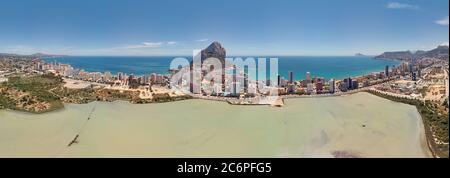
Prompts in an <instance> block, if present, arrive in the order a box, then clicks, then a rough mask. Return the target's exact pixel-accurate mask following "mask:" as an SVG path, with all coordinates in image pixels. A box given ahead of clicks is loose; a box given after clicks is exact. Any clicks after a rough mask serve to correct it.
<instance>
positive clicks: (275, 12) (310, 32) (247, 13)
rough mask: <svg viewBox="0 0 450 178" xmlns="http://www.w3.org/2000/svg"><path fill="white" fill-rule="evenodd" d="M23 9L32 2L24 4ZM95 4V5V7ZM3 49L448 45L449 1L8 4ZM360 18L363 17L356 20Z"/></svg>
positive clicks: (372, 51) (302, 49)
mask: <svg viewBox="0 0 450 178" xmlns="http://www.w3.org/2000/svg"><path fill="white" fill-rule="evenodd" d="M23 4H27V6H24V5H23ZM86 4H89V5H86ZM3 5H4V7H7V8H5V9H4V10H3V11H1V12H0V21H2V27H3V28H1V29H0V39H1V40H2V42H3V43H1V44H0V52H5V53H17V54H32V53H38V52H42V53H49V54H65V55H81V56H84V55H86V56H127V55H131V56H167V55H192V50H193V49H201V48H202V47H203V46H205V45H206V44H209V43H211V42H212V41H220V42H221V43H223V44H224V45H225V46H227V49H228V51H227V52H229V54H230V55H231V56H233V55H283V56H288V55H303V56H333V55H353V54H356V53H363V54H367V55H378V54H381V53H382V52H385V51H396V50H400V51H404V50H429V49H432V48H435V47H436V46H438V45H442V44H445V45H448V38H449V36H448V13H449V12H448V8H447V7H448V1H446V0H434V1H421V0H409V1H404V0H402V1H400V0H399V1H397V0H394V1H389V0H377V1H370V2H369V1H362V2H360V1H355V0H342V1H283V3H279V2H276V1H270V0H267V1H258V3H255V2H253V1H245V2H240V3H235V2H234V1H227V2H219V1H215V2H211V1H190V2H185V1H173V0H172V1H156V2H155V1H152V2H145V1H134V3H133V4H130V3H124V2H119V1H96V2H89V3H84V2H80V1H77V2H59V1H53V0H47V1H39V2H29V1H27V2H26V3H24V2H21V1H20V0H19V1H6V2H3ZM355 14H357V15H355Z"/></svg>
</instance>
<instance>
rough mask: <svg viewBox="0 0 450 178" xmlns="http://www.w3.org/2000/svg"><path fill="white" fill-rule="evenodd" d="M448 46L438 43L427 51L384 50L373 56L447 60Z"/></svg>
mask: <svg viewBox="0 0 450 178" xmlns="http://www.w3.org/2000/svg"><path fill="white" fill-rule="evenodd" d="M448 55H449V47H448V46H445V45H440V46H438V47H437V48H435V49H432V50H429V51H422V50H419V51H416V52H411V51H394V52H384V53H383V54H381V55H378V56H376V57H375V58H380V59H381V58H383V59H397V60H402V61H411V59H413V58H415V59H422V58H438V59H443V60H448Z"/></svg>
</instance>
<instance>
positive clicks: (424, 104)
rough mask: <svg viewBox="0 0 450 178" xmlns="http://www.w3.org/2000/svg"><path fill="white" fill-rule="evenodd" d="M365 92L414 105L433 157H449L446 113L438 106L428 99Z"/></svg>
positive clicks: (371, 91)
mask: <svg viewBox="0 0 450 178" xmlns="http://www.w3.org/2000/svg"><path fill="white" fill-rule="evenodd" d="M366 92H368V93H370V94H373V95H375V96H378V97H381V98H385V99H388V100H390V101H394V102H400V103H404V104H409V105H413V106H415V107H416V108H417V111H418V112H419V114H420V116H421V118H422V122H423V123H424V124H423V125H424V127H425V136H426V138H427V139H426V140H427V145H428V148H429V149H430V151H431V153H432V154H433V157H437V158H448V157H449V145H448V141H449V125H448V114H446V113H441V112H440V111H439V109H438V107H439V106H436V105H435V104H433V103H431V102H429V101H421V100H417V99H415V100H414V99H408V98H402V97H396V96H391V95H387V94H383V93H381V92H377V91H373V90H368V91H366Z"/></svg>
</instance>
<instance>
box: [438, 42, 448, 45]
mask: <svg viewBox="0 0 450 178" xmlns="http://www.w3.org/2000/svg"><path fill="white" fill-rule="evenodd" d="M439 46H448V42H445V43H442V44H441V45H439Z"/></svg>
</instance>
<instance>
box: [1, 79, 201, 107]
mask: <svg viewBox="0 0 450 178" xmlns="http://www.w3.org/2000/svg"><path fill="white" fill-rule="evenodd" d="M63 85H64V82H63V79H62V78H61V77H59V76H55V75H54V74H51V73H50V74H43V75H32V76H20V75H14V76H11V77H9V80H8V82H3V83H0V109H10V110H16V111H23V112H30V113H34V114H41V113H47V112H51V111H55V110H59V109H62V108H64V103H70V104H87V103H90V102H94V101H104V102H113V101H117V100H121V101H128V102H130V103H132V104H146V103H164V102H173V101H179V100H185V99H192V98H193V97H191V96H189V95H185V96H169V94H167V93H161V94H154V95H153V97H152V98H151V99H142V98H139V92H136V91H119V90H112V89H104V88H94V87H91V88H86V89H68V88H66V87H64V86H63Z"/></svg>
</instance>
